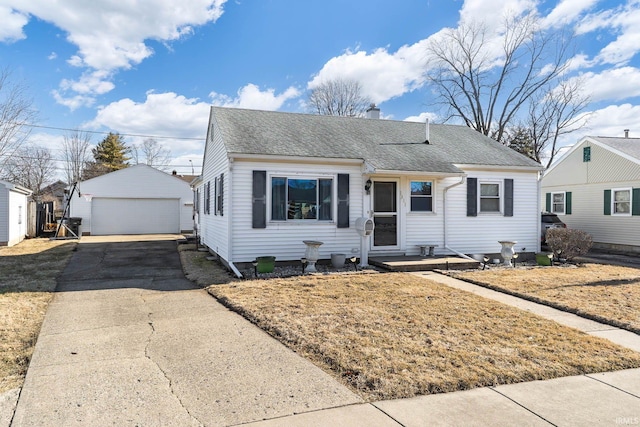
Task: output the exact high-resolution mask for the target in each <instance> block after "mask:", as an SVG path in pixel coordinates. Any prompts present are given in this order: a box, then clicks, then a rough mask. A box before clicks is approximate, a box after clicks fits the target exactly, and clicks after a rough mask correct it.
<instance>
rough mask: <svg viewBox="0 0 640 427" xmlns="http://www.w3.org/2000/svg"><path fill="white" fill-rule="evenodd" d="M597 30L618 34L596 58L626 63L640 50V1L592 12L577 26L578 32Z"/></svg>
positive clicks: (616, 63)
mask: <svg viewBox="0 0 640 427" xmlns="http://www.w3.org/2000/svg"><path fill="white" fill-rule="evenodd" d="M596 30H605V31H607V32H608V33H609V34H615V35H616V39H615V40H614V41H612V42H611V43H609V44H608V45H606V46H605V47H604V48H602V49H601V50H600V53H599V54H598V55H597V57H596V59H597V60H598V61H599V62H601V63H604V64H614V65H624V64H626V63H627V62H628V61H629V60H630V59H631V58H633V57H634V56H635V55H636V54H637V53H638V52H639V51H640V45H639V44H638V40H639V39H640V1H638V0H629V2H628V3H627V4H626V5H622V6H619V7H617V8H613V9H606V10H602V11H599V12H597V13H594V14H591V15H589V16H587V17H585V19H584V20H582V21H581V22H580V24H579V26H578V28H577V32H578V34H585V33H588V32H593V31H596Z"/></svg>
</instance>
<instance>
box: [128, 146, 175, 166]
mask: <svg viewBox="0 0 640 427" xmlns="http://www.w3.org/2000/svg"><path fill="white" fill-rule="evenodd" d="M131 156H132V157H133V161H134V163H136V164H140V163H144V164H146V165H149V166H153V167H154V168H158V169H161V170H166V169H168V168H169V163H171V150H169V149H168V148H165V147H163V146H162V145H161V144H160V143H159V142H158V141H156V140H155V139H153V138H147V139H145V140H144V141H142V144H140V145H137V144H134V145H133V146H132V147H131Z"/></svg>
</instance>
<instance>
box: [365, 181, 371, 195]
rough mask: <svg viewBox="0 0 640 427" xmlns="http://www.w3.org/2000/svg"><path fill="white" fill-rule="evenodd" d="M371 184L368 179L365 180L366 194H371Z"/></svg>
mask: <svg viewBox="0 0 640 427" xmlns="http://www.w3.org/2000/svg"><path fill="white" fill-rule="evenodd" d="M372 184H373V183H372V182H371V180H370V179H368V180H367V182H365V183H364V191H366V192H367V194H370V193H371V185H372Z"/></svg>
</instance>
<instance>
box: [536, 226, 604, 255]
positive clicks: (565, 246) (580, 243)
mask: <svg viewBox="0 0 640 427" xmlns="http://www.w3.org/2000/svg"><path fill="white" fill-rule="evenodd" d="M547 245H548V246H549V248H551V250H552V251H553V253H554V254H555V255H556V257H558V258H561V257H562V258H566V260H567V261H571V260H572V259H573V258H575V257H577V256H580V255H584V254H586V253H587V252H589V249H591V246H592V245H593V240H592V239H591V235H590V234H589V233H587V232H585V231H582V230H575V229H572V228H551V229H549V230H547Z"/></svg>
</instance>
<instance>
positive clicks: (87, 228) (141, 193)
mask: <svg viewBox="0 0 640 427" xmlns="http://www.w3.org/2000/svg"><path fill="white" fill-rule="evenodd" d="M78 191H79V192H80V193H81V194H91V195H92V196H93V199H92V200H91V201H88V200H86V199H85V198H84V197H78V195H77V194H74V196H73V197H72V198H71V215H70V216H71V217H80V218H82V224H81V229H82V232H83V233H90V234H95V231H94V230H93V227H92V225H93V224H92V222H93V221H92V215H94V214H97V215H101V214H102V212H98V211H97V210H96V209H95V207H94V206H93V205H94V203H93V200H95V199H100V198H102V199H105V198H109V199H129V200H138V199H139V200H151V199H172V200H176V199H177V200H178V210H179V223H178V227H177V231H175V232H176V233H180V232H182V231H190V230H192V229H193V218H192V214H193V193H192V191H191V188H190V186H189V184H188V183H187V182H185V181H183V180H181V179H180V178H177V177H174V176H171V175H169V174H167V173H164V172H162V171H160V170H157V169H154V168H152V167H149V166H147V165H136V166H130V167H128V168H125V169H121V170H119V171H116V172H112V173H109V174H106V175H102V176H99V177H96V178H93V179H90V180H87V181H83V182H80V183H79V185H78ZM133 211H135V207H134V208H132V211H131V212H133ZM111 214H112V215H114V216H120V217H121V218H122V219H123V221H127V220H131V221H132V222H133V223H136V222H137V221H138V219H137V218H127V217H125V216H123V212H118V211H115V212H112V213H111ZM140 230H141V231H140V233H141V234H144V233H145V232H144V230H145V228H141V229H140ZM99 232H100V233H101V234H118V232H117V231H116V230H115V229H114V231H113V232H108V231H107V230H105V229H104V228H103V227H102V226H101V229H99ZM133 234H137V233H133Z"/></svg>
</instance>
